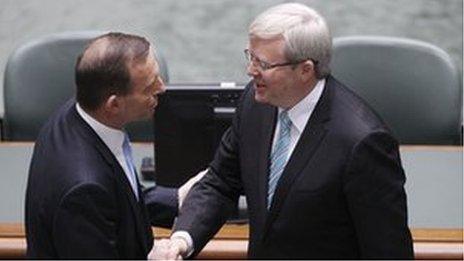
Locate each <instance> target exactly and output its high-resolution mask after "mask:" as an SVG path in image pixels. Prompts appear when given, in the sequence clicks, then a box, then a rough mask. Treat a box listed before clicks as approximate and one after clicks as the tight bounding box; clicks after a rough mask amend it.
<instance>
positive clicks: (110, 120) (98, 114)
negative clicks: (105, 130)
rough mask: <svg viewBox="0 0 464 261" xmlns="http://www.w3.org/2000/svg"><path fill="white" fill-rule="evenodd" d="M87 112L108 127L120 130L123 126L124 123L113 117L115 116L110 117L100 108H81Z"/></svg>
mask: <svg viewBox="0 0 464 261" xmlns="http://www.w3.org/2000/svg"><path fill="white" fill-rule="evenodd" d="M83 110H84V111H85V112H86V113H87V114H89V115H90V116H91V117H92V118H94V119H95V120H97V121H98V122H100V123H101V124H104V125H106V126H108V127H111V128H113V129H118V130H122V129H123V127H124V123H123V122H121V121H118V120H116V119H114V118H115V117H111V115H109V114H108V113H105V112H104V111H103V110H102V109H97V110H95V111H89V110H86V109H83Z"/></svg>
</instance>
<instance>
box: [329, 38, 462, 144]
mask: <svg viewBox="0 0 464 261" xmlns="http://www.w3.org/2000/svg"><path fill="white" fill-rule="evenodd" d="M333 51H334V52H333V57H332V62H331V66H332V73H333V75H334V76H335V77H336V78H337V79H339V80H340V81H342V82H343V83H345V84H346V85H348V86H349V87H351V88H352V89H354V90H355V91H356V92H357V93H358V94H359V95H360V96H361V97H363V98H364V99H365V100H366V101H367V102H368V103H369V104H370V105H371V106H372V107H373V108H374V109H375V110H376V111H377V112H378V113H379V114H380V115H381V116H382V117H383V119H384V120H385V121H386V122H387V124H388V125H389V126H390V128H391V129H392V131H393V133H394V134H395V136H396V137H397V138H398V139H399V140H400V142H401V143H402V144H436V145H453V144H462V139H461V134H462V114H461V113H462V85H461V84H462V83H461V82H460V78H459V77H460V76H459V73H458V71H457V69H456V67H455V66H454V64H453V62H452V60H451V58H450V57H449V55H448V54H447V53H445V52H444V51H443V50H441V49H439V48H438V47H436V46H433V45H431V44H428V43H425V42H421V41H416V40H411V39H403V38H392V37H380V36H350V37H340V38H336V39H334V43H333Z"/></svg>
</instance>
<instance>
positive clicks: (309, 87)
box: [282, 78, 319, 110]
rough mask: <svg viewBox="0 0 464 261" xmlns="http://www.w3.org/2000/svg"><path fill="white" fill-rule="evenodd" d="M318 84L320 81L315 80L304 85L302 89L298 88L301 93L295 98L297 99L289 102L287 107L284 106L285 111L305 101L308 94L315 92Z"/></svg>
mask: <svg viewBox="0 0 464 261" xmlns="http://www.w3.org/2000/svg"><path fill="white" fill-rule="evenodd" d="M318 82H319V80H318V79H316V78H314V79H311V80H310V81H308V82H306V83H304V84H302V86H301V87H299V88H297V90H299V92H298V93H297V94H296V95H295V96H294V97H295V98H294V99H292V100H291V101H289V103H288V105H287V106H282V108H283V109H285V110H289V109H291V108H293V106H295V105H297V104H298V103H299V102H300V101H301V100H303V99H304V98H305V97H306V96H308V94H309V93H311V92H312V90H314V87H316V84H317V83H318Z"/></svg>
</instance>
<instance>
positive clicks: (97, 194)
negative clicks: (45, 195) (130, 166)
mask: <svg viewBox="0 0 464 261" xmlns="http://www.w3.org/2000/svg"><path fill="white" fill-rule="evenodd" d="M115 204H116V201H115V199H113V198H111V197H110V196H109V193H108V192H107V191H106V190H105V189H104V188H102V187H101V186H99V185H96V184H85V185H79V186H77V187H74V188H73V189H72V190H71V191H70V192H68V193H67V194H66V195H65V196H64V197H63V198H62V200H61V202H60V205H59V207H58V210H57V211H56V212H55V215H54V217H53V229H52V233H53V244H54V246H55V249H56V250H57V251H58V253H57V254H58V256H59V257H60V258H61V259H87V258H91V259H117V258H119V256H118V252H117V246H116V224H117V222H118V220H117V218H116V217H117V209H116V205H115Z"/></svg>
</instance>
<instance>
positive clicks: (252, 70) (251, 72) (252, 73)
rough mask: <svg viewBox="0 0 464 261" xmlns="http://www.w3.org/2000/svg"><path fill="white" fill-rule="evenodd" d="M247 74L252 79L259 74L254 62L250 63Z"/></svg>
mask: <svg viewBox="0 0 464 261" xmlns="http://www.w3.org/2000/svg"><path fill="white" fill-rule="evenodd" d="M247 74H248V76H250V77H255V76H257V75H258V74H259V70H258V68H256V66H255V65H254V64H253V62H249V63H248V64H247Z"/></svg>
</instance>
